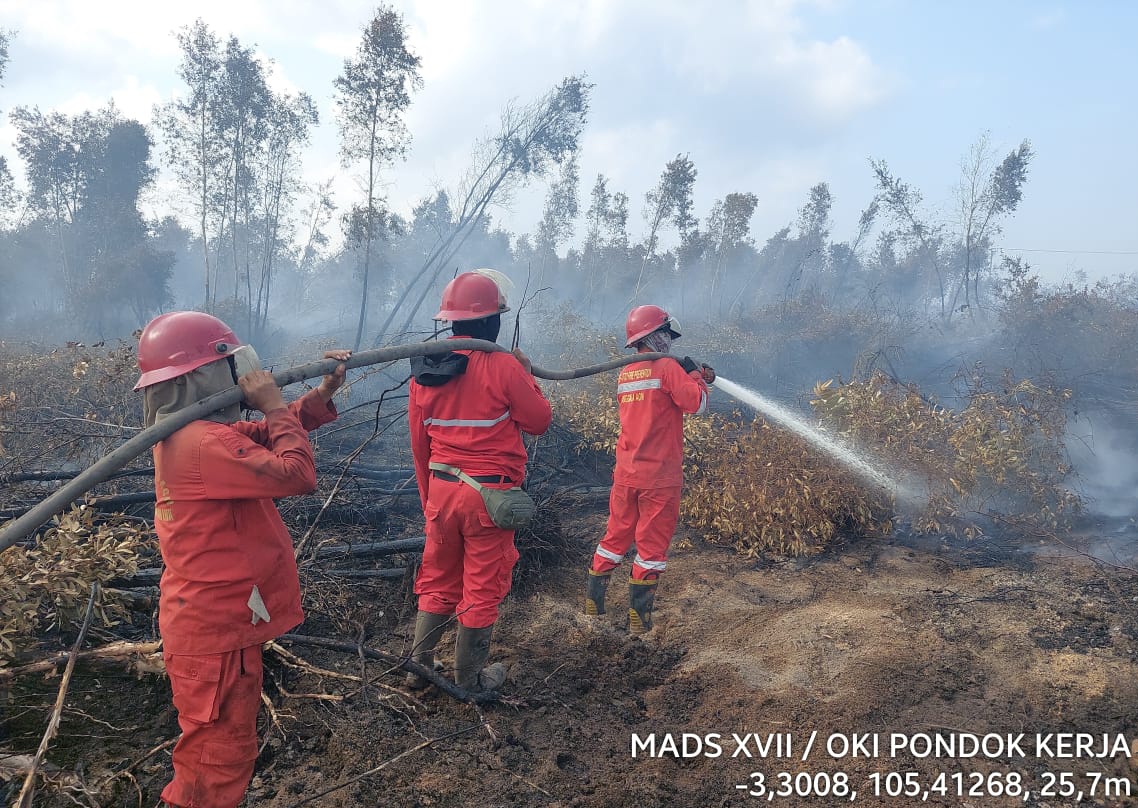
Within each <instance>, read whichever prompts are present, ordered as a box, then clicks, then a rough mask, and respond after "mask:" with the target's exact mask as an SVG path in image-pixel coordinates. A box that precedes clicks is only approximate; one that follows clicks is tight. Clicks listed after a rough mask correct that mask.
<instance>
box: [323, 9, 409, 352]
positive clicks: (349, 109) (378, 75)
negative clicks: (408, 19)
mask: <svg viewBox="0 0 1138 808" xmlns="http://www.w3.org/2000/svg"><path fill="white" fill-rule="evenodd" d="M419 64H420V60H419V57H418V56H416V55H415V54H413V53H412V52H411V51H410V50H409V49H408V47H407V31H406V29H405V28H404V25H403V17H402V16H400V14H399V13H398V12H396V11H395V10H394V9H393V8H391V7H388V6H381V7H380V8H379V9H378V10H377V11H376V13H375V16H374V17H373V18H372V20H371V22H369V23H368V25H367V27H365V28H364V32H363V38H362V39H361V41H360V44H359V47H358V48H357V49H356V55H355V57H354V58H351V59H346V60H345V61H344V71H343V73H341V74H340V75H339V76H337V77H336V80H335V82H334V85H335V88H336V107H337V110H338V113H339V114H338V118H339V123H340V136H341V142H340V155H341V158H342V161H343V163H344V165H345V166H350V165H352V164H355V163H358V162H362V163H363V164H364V171H365V175H364V187H365V193H366V197H365V199H364V202H363V205H361V206H360V207H361V208H363V210H362V211H361V212H362V213H363V217H362V218H363V222H364V226H363V228H362V233H361V235H362V239H363V248H364V255H363V267H362V275H363V292H362V294H361V296H360V317H359V323H358V325H357V326H356V338H355V342H354V347H355V348H357V349H358V348H359V347H360V342H361V341H362V339H363V333H364V326H365V324H366V322H367V306H368V287H369V285H370V273H371V260H372V245H373V242H374V241H375V238H376V235H377V232H376V231H377V229H378V227H379V225H380V224H381V223H382V221H383V219H384V217H383V216H382V215H377V202H378V201H379V200H378V197H379V173H380V171H381V170H382V169H383V168H384V167H385V166H387V165H389V164H390V163H391V162H392V161H393V160H394V159H395V158H396V157H398V156H400V155H401V154H402V153H403V152H404V151H405V149H406V146H407V141H408V133H407V129H406V126H405V125H404V122H403V113H404V111H405V110H406V109H407V107H408V106H410V104H411V92H412V90H415V89H417V88H418V87H420V86H421V84H422V79H421V78H420V76H419ZM353 218H355V219H356V220H357V221H358V220H359V218H360V217H359V216H355V217H353Z"/></svg>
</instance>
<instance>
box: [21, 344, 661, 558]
mask: <svg viewBox="0 0 1138 808" xmlns="http://www.w3.org/2000/svg"><path fill="white" fill-rule="evenodd" d="M466 350H472V351H489V352H502V353H508V352H509V349H507V348H504V347H502V346H501V345H499V344H498V343H496V342H490V341H488V340H481V339H448V340H442V341H437V342H416V343H412V344H410V345H393V346H391V347H390V348H376V349H374V350H370V351H360V352H359V353H355V354H352V357H351V358H350V359H348V360H347V361H346V362H342V363H341V362H339V361H338V360H336V359H323V360H321V361H318V362H310V363H308V364H306V365H298V366H297V367H293V368H287V369H285V370H279V371H276V372H275V373H273V380H274V381H276V383H277V386H278V387H286V386H287V385H290V384H294V383H296V382H300V381H304V380H305V379H315V378H317V377H319V376H324V375H326V374H329V373H331V372H332V371H334V370H335V369H336V367H337V366H338V365H340V364H343V365H345V366H347V368H348V369H349V370H350V369H352V368H359V367H365V366H367V365H378V364H382V363H384V362H394V361H396V360H399V359H409V358H411V357H413V356H432V355H434V354H443V353H449V352H450V351H466ZM665 355H666V354H659V353H655V354H649V353H642V354H633V355H631V356H622V357H620V358H618V359H613V360H612V361H609V362H604V363H602V364H599V365H590V366H588V367H583V368H574V369H570V370H546V369H545V368H540V367H538V366H537V365H534V366H533V367H532V371H533V375H534V376H537V377H538V378H541V379H551V380H555V381H564V380H568V379H580V378H583V377H585V376H592V375H594V374H597V373H604V372H605V371H607V370H613V369H615V368H619V367H623V366H624V365H628V364H631V363H632V362H642V361H644V360H646V359H662V358H663V357H664V356H665ZM241 398H242V392H241V388H240V387H238V386H237V385H233V386H232V387H230V388H229V389H228V390H223V391H221V392H220V393H215V394H214V395H212V396H209V397H208V398H203V399H202V400H201V401H198V402H197V403H195V404H192V405H190V406H189V407H186V408H185V409H183V410H179V411H178V412H176V413H174V414H173V415H170V416H169V417H166V418H163V419H162V420H161V421H159V422H158V423H156V424H155V425H154V426H152V427H149V428H148V429H144V430H142V431H141V432H139V433H138V434H137V435H135V436H134V437H133V438H131V439H130V440H128V441H127V442H126V443H124V444H123V445H122V446H120V447H118V448H117V449H115V450H114V451H113V452H111V453H110V454H108V455H106V456H105V457H103V458H102V459H101V460H99V461H98V462H97V463H95V464H94V465H92V466H90V467H89V468H87V469H86V470H85V471H83V472H82V473H81V474H79V475H78V476H77V477H75V478H74V479H73V480H71V481H69V482H67V483H66V484H64V485H62V486H60V487H59V488H58V489H56V491H55V492H53V493H52V494H51V495H50V496H48V497H47V498H46V499H44V500H43V501H42V502H40V503H39V504H38V505H36V506H35V507H33V508H32V509H31V510H29V511H28V512H27V513H25V514H24V515H22V516H20V517H18V518H16V519H13V520H12V521H11V522H8V523H7V524H6V525H4V527H3V528H0V552H3V551H4V550H7V549H8V548H9V547H11V546H12V545H13V544H15V543H16V542H18V541H20V540H22V539H24V538H26V537H27V536H29V535H31V534H32V533H33V532H34V531H36V530H37V529H38V528H39V527H40V526H41V525H43V523H44V522H46V521H47V520H48V519H50V518H51V517H53V516H55V515H56V514H57V513H60V512H61V511H63V510H64V509H65V508H67V506H68V505H70V504H71V503H72V502H74V501H75V500H76V499H78V498H79V497H80V496H81V495H83V494H84V493H86V492H87V491H89V490H90V489H91V488H93V487H94V486H96V485H98V484H99V483H101V482H103V481H104V480H106V479H107V478H109V477H110V476H111V475H112V474H114V473H115V472H116V471H118V470H119V469H121V468H122V467H123V466H125V465H126V464H127V463H129V462H130V461H131V460H133V459H134V458H136V457H138V456H139V455H140V454H142V453H143V452H145V451H146V450H147V449H149V448H150V447H151V446H153V445H154V444H156V443H158V442H159V441H161V440H163V439H165V438H167V437H169V436H170V435H173V434H174V433H175V432H177V431H178V430H179V429H181V428H182V427H184V426H185V425H186V424H189V423H190V422H192V421H196V420H198V419H199V418H204V417H205V416H207V415H209V414H210V413H212V412H216V411H217V410H221V409H224V408H226V407H228V406H230V405H232V404H236V403H238V402H239V401H241Z"/></svg>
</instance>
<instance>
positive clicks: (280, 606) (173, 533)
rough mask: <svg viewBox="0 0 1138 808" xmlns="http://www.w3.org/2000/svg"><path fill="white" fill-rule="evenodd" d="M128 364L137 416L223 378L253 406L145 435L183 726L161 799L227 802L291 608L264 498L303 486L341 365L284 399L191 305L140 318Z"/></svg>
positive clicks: (309, 481)
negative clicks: (133, 370) (134, 358)
mask: <svg viewBox="0 0 1138 808" xmlns="http://www.w3.org/2000/svg"><path fill="white" fill-rule="evenodd" d="M349 356H350V352H348V351H331V352H329V353H326V354H325V358H335V359H339V360H341V361H342V360H345V359H347V358H348V357H349ZM138 364H139V368H140V370H141V371H142V376H141V378H139V380H138V384H137V386H136V387H135V389H136V390H139V389H141V390H142V392H143V400H144V401H143V409H144V414H145V419H146V425H147V426H151V425H153V424H154V423H156V422H158V421H161V420H162V419H163V418H165V417H168V416H170V415H173V414H174V413H176V412H178V411H179V410H182V409H184V408H185V407H187V406H190V405H191V404H193V403H194V402H196V401H198V400H200V399H202V398H205V397H206V396H209V395H212V394H214V393H218V392H221V391H222V390H226V389H228V388H230V387H232V386H233V384H234V383H235V382H236V383H238V384H240V386H241V390H242V392H243V393H244V400H245V402H246V404H247V405H248V406H249V408H250V409H257V410H260V411H261V412H263V413H264V414H265V417H264V420H262V421H257V422H252V421H240V420H239V418H240V415H241V412H240V405H238V404H234V405H232V406H231V407H228V408H226V409H223V410H218V411H217V412H214V413H212V414H210V415H207V416H205V417H204V418H203V419H201V420H197V421H193V422H192V423H190V424H187V425H186V426H184V427H182V428H181V429H179V430H178V431H177V432H175V433H174V434H172V435H171V436H170V437H168V438H166V439H165V440H163V441H161V442H160V443H158V444H157V445H156V446H155V447H154V485H155V493H156V495H157V502H156V504H155V507H154V526H155V531H156V532H157V534H158V541H159V549H160V550H161V553H162V560H163V562H164V564H165V571H164V572H163V573H162V580H161V596H160V600H159V622H158V625H159V630H160V632H161V634H162V643H163V656H164V658H165V662H166V671H167V673H168V674H169V677H170V689H171V691H172V693H173V698H174V707H175V708H176V709H177V711H178V724H179V726H180V727H181V729H182V736H181V738H180V739H179V740H178V743H177V745H176V746H175V747H174V752H173V763H174V779H173V780H172V781H171V782H170V783H169V784H168V785H167V786H166V788H165V789H163V791H162V799H163V801H164V802H165V803H166V804H167V805H169V806H177V807H178V808H234V807H235V806H236V805H237V804H238V803H239V802H241V799H242V796H243V795H244V793H245V789H246V787H247V786H248V784H249V780H250V778H251V777H252V775H253V762H254V760H255V758H256V757H257V711H258V709H259V708H260V705H261V678H262V668H261V645H262V643H264V642H266V641H268V640H271V639H273V638H274V637H278V636H280V635H281V634H283V633H285V632H286V631H288V630H290V629H292V628H294V627H295V626H297V625H298V624H299V623H300V622H301V621H302V620H303V619H304V616H303V614H302V613H301V608H300V583H299V580H298V578H297V572H296V562H295V561H294V559H293V546H292V540H291V538H290V536H289V532H288V529H287V528H286V527H285V525H284V523H283V522H282V521H281V517H280V514H279V513H278V512H277V509H276V506H275V505H274V504H273V499H274V498H278V497H286V496H290V495H293V494H304V493H308V492H310V491H312V490H313V489H314V488H315V487H316V470H315V465H314V462H313V455H312V446H311V444H310V443H309V441H308V434H307V433H308V431H309V430H312V429H315V428H316V427H318V426H320V425H321V424H325V423H328V422H329V421H332V420H335V418H336V408H335V407H334V406H333V404H332V402H331V398H332V394H333V392H335V390H336V389H337V388H338V387H339V386H340V385H341V384H342V383H343V379H344V366H343V365H340V366H339V367H338V368H337V369H336V371H335V373H333V374H332V375H329V376H325V377H324V379H323V381H322V382H321V383H320V386H319V387H318V388H316V389H315V390H312V391H311V392H309V393H307V394H306V395H305V396H303V397H302V398H300V399H299V400H297V401H294V402H293V403H292V404H290V405H288V406H286V405H285V402H284V399H283V398H282V396H281V391H280V390H279V389H278V388H277V385H276V383H275V382H274V381H273V377H272V374H270V373H268V372H267V371H264V370H260V369H259V368H258V366H259V361H258V360H256V354H255V353H253V352H252V349H251V348H250V347H249V346H242V344H241V342H240V341H239V340H238V339H237V337H236V335H234V333H233V331H232V330H230V328H229V327H228V326H226V325H225V323H223V322H222V321H221V320H218V319H217V318H215V317H211V316H210V315H208V314H203V313H201V312H196V311H182V312H171V313H168V314H162V315H159V316H158V317H156V318H154V319H153V320H151V321H150V323H148V324H147V326H146V328H144V329H143V331H142V336H141V338H140V339H139V345H138ZM246 367H247V368H249V371H248V372H244V370H245V368H246ZM239 370H240V371H242V373H241V374H240V376H239Z"/></svg>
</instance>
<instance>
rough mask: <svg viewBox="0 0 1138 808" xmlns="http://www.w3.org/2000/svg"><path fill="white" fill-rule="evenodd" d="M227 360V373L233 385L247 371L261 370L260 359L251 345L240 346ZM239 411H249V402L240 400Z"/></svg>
mask: <svg viewBox="0 0 1138 808" xmlns="http://www.w3.org/2000/svg"><path fill="white" fill-rule="evenodd" d="M228 358H229V372H230V373H231V374H233V383H234V384H237V380H238V379H240V378H241V377H242V376H244V375H245V374H246V373H248V372H249V371H251V370H261V369H262V368H261V357H259V356H257V352H256V351H255V350H254V349H253V346H252V345H242V346H241V347H240V348H237V349H236V350H235V351H234V352H233V353H232V354H230V355H229V357H228ZM241 409H243V410H251V409H253V407H251V406H250V405H249V402H247V401H246V400H245V399H241Z"/></svg>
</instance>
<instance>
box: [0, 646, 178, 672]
mask: <svg viewBox="0 0 1138 808" xmlns="http://www.w3.org/2000/svg"><path fill="white" fill-rule="evenodd" d="M161 648H162V641H161V640H155V641H154V642H115V643H111V644H110V645H104V646H103V647H102V648H92V649H90V650H88V651H79V652H78V653H75V652H74V651H72V652H71V653H66V652H64V653H59V654H56V655H55V656H52V657H49V658H47V659H42V660H40V661H38V662H30V663H28V664H27V665H21V666H20V667H18V668H0V680H3V679H12V678H15V677H17V676H24V675H26V674H29V673H42V672H43V671H50V670H54V669H55V667H56V666H57V665H59V664H60V663H61V662H67V663H69V664H70V662H71V661H72V660H76V661H77V660H83V661H84V662H107V661H110V660H117V659H122V658H123V657H128V656H131V655H133V654H139V655H141V656H150V655H152V654H156V653H158V652H159V650H161Z"/></svg>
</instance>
